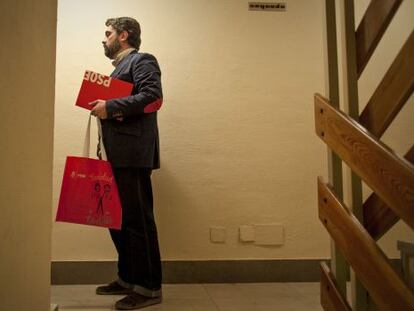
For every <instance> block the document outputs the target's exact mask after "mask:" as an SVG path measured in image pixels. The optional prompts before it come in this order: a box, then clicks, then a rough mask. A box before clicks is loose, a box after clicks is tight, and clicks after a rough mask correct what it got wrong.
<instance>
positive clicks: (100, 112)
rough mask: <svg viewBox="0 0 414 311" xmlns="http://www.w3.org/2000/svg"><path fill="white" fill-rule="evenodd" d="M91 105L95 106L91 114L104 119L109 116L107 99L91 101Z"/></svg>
mask: <svg viewBox="0 0 414 311" xmlns="http://www.w3.org/2000/svg"><path fill="white" fill-rule="evenodd" d="M89 106H91V107H93V108H92V110H91V115H93V116H95V117H98V118H99V119H103V120H104V119H106V118H108V113H107V112H106V101H104V100H102V99H97V100H95V101H93V102H90V103H89Z"/></svg>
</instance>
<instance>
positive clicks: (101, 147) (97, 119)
mask: <svg viewBox="0 0 414 311" xmlns="http://www.w3.org/2000/svg"><path fill="white" fill-rule="evenodd" d="M96 123H97V124H98V133H99V147H100V148H99V149H100V151H101V158H102V160H105V161H108V157H107V156H106V150H105V147H104V144H103V140H102V139H103V138H102V137H103V134H102V125H101V119H99V118H96Z"/></svg>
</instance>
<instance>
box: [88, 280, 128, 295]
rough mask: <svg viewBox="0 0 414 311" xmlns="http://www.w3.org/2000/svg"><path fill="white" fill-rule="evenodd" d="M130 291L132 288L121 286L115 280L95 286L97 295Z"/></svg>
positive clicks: (121, 293) (123, 293)
mask: <svg viewBox="0 0 414 311" xmlns="http://www.w3.org/2000/svg"><path fill="white" fill-rule="evenodd" d="M131 292H132V289H130V288H126V287H123V286H121V285H120V284H119V283H118V282H117V281H114V282H111V283H109V284H108V285H103V286H98V287H97V288H96V294H97V295H128V294H129V293H131Z"/></svg>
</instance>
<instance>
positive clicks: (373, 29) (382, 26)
mask: <svg viewBox="0 0 414 311" xmlns="http://www.w3.org/2000/svg"><path fill="white" fill-rule="evenodd" d="M401 2H402V0H375V1H374V0H372V1H371V2H370V4H369V6H368V8H367V10H366V12H365V14H364V17H363V18H362V20H361V23H360V24H359V26H358V29H357V31H356V34H355V36H356V54H357V73H358V77H359V76H360V75H361V74H362V72H363V71H364V69H365V66H366V65H367V63H368V61H369V59H370V58H371V56H372V54H373V53H374V51H375V48H376V47H377V45H378V43H379V41H380V40H381V38H382V36H383V34H384V32H385V30H386V29H387V27H388V25H389V23H390V22H391V20H392V18H393V17H394V15H395V12H397V9H398V7H399V6H400V4H401Z"/></svg>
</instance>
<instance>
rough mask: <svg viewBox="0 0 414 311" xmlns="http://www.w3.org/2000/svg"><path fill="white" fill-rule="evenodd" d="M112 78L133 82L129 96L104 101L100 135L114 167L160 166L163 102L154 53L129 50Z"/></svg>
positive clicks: (159, 75)
mask: <svg viewBox="0 0 414 311" xmlns="http://www.w3.org/2000/svg"><path fill="white" fill-rule="evenodd" d="M111 77H113V78H116V79H121V80H124V81H127V82H131V83H133V84H134V88H133V91H132V95H131V96H127V97H124V98H117V99H112V100H107V101H106V109H107V113H108V119H106V120H102V134H103V135H102V136H103V143H104V146H105V150H106V153H107V157H108V161H109V162H110V163H111V164H112V166H113V167H140V168H151V169H156V168H159V167H160V155H159V153H160V151H159V138H158V125H157V110H158V109H159V108H160V107H161V104H162V88H161V71H160V68H159V65H158V62H157V60H156V59H155V57H154V56H152V55H150V54H146V53H138V52H137V51H132V52H131V53H130V54H128V55H127V56H125V57H124V58H123V59H122V60H121V62H120V63H119V64H118V65H117V66H116V68H115V70H114V71H113V72H112V74H111Z"/></svg>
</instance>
